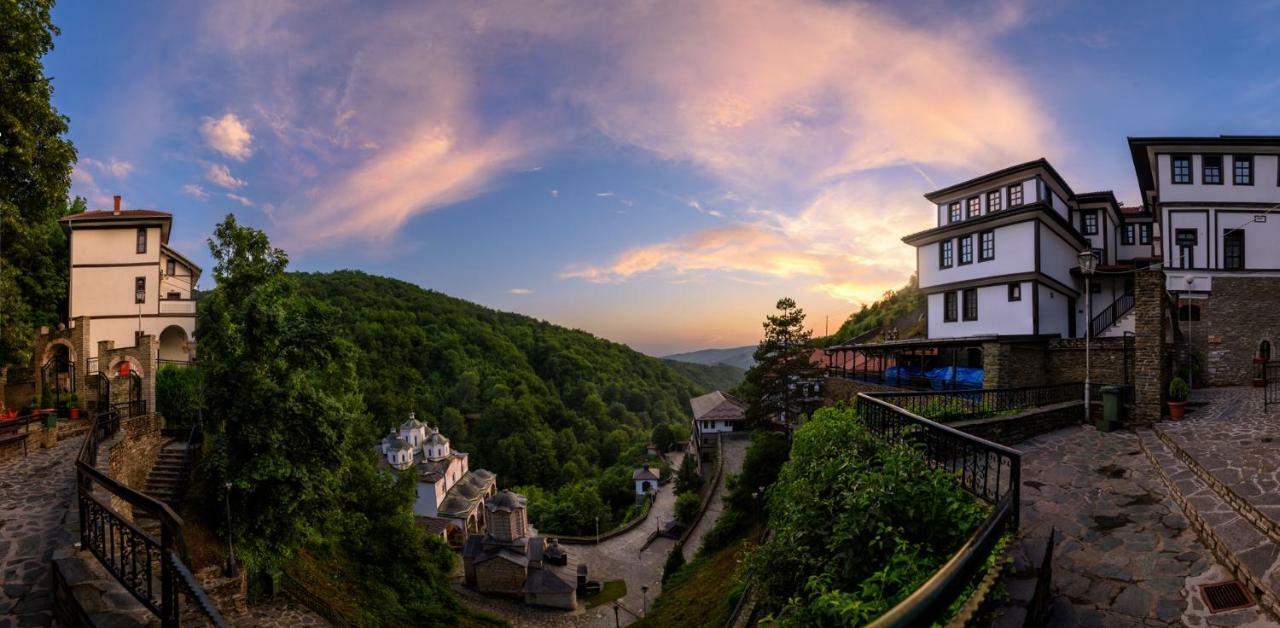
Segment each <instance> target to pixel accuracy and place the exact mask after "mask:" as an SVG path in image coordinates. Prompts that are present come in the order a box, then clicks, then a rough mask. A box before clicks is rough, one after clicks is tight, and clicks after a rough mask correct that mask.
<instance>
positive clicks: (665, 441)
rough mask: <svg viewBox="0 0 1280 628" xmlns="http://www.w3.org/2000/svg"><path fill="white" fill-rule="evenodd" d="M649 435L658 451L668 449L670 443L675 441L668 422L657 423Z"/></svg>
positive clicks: (669, 448)
mask: <svg viewBox="0 0 1280 628" xmlns="http://www.w3.org/2000/svg"><path fill="white" fill-rule="evenodd" d="M649 437H650V438H651V439H653V444H655V445H657V446H658V451H670V450H671V445H673V444H675V442H676V437H675V434H673V433H672V431H671V425H670V424H669V423H659V424H658V425H657V426H655V427H654V428H653V433H652V434H650V436H649Z"/></svg>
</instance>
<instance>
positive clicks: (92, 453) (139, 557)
mask: <svg viewBox="0 0 1280 628" xmlns="http://www.w3.org/2000/svg"><path fill="white" fill-rule="evenodd" d="M133 403H136V402H130V404H133ZM130 404H117V405H130ZM142 407H143V408H145V404H144V405H143V406H142ZM119 420H120V414H118V413H117V412H116V406H111V408H110V409H108V410H107V411H106V412H102V413H99V414H98V416H96V417H95V418H94V423H93V428H92V429H90V430H89V435H88V436H86V437H85V440H84V443H83V444H82V445H81V448H80V454H79V456H78V457H77V458H76V485H77V491H78V499H79V505H80V547H81V548H83V549H86V550H88V551H89V552H90V553H92V554H93V555H94V557H96V558H97V559H98V562H100V563H102V565H103V567H104V568H106V570H107V572H108V573H110V574H111V575H112V576H113V577H114V578H115V579H116V581H118V582H119V583H120V584H121V585H122V586H124V588H125V590H127V591H128V592H129V593H130V594H131V595H133V597H134V598H135V599H137V600H138V602H140V603H141V604H142V605H143V606H144V607H146V608H147V610H149V611H151V612H152V613H154V614H155V615H156V616H157V617H159V619H160V623H161V625H162V626H166V627H169V626H177V625H178V624H179V613H180V610H181V609H180V607H179V599H178V593H179V592H183V593H185V594H186V598H187V599H188V600H189V601H190V602H192V603H194V604H195V606H196V608H197V609H198V610H199V612H200V613H201V614H203V615H204V616H205V618H207V619H208V620H209V621H210V622H211V623H213V625H215V626H226V625H227V623H226V621H225V620H223V618H222V615H221V614H219V613H218V610H217V608H215V607H214V606H213V603H212V602H210V601H209V598H208V596H207V595H205V593H204V589H203V588H201V586H200V583H199V582H198V581H197V580H196V579H195V576H193V575H192V574H191V571H190V570H189V569H187V567H186V566H185V564H184V561H183V557H184V556H186V544H185V543H184V542H183V538H182V519H181V518H180V517H179V516H178V515H177V514H176V513H174V512H173V510H171V509H170V508H169V507H168V506H167V505H165V504H163V503H161V502H159V501H157V500H155V499H153V498H151V497H148V496H147V495H144V494H143V493H140V492H138V491H135V490H133V489H131V488H129V487H127V486H125V485H123V484H121V483H119V482H117V481H116V480H114V479H112V478H111V477H109V476H107V475H106V474H104V473H102V472H101V471H99V470H98V469H97V456H98V454H97V450H98V445H99V444H100V443H101V442H102V441H103V440H105V439H106V438H110V436H111V435H113V434H114V433H115V432H116V430H118V429H119ZM98 491H102V492H103V493H102V494H103V495H106V496H109V497H111V498H117V499H119V500H121V501H122V502H124V503H126V504H129V506H130V508H131V509H132V512H133V514H134V515H135V516H136V515H137V514H138V513H139V512H143V513H146V514H148V515H150V516H152V517H154V518H155V519H157V520H158V521H159V522H160V538H159V539H156V538H155V537H154V536H152V535H150V534H148V533H147V532H145V531H143V530H142V529H141V528H139V527H138V526H137V525H135V524H134V523H133V522H132V521H130V519H129V518H126V517H124V516H122V515H121V514H120V513H118V512H116V510H115V509H114V508H112V506H111V503H110V502H111V500H110V499H107V500H106V501H104V500H103V499H102V498H100V497H99V495H98V494H97V492H98Z"/></svg>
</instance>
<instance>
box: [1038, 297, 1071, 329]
mask: <svg viewBox="0 0 1280 628" xmlns="http://www.w3.org/2000/svg"><path fill="white" fill-rule="evenodd" d="M1038 289H1039V291H1040V296H1039V300H1040V303H1039V306H1040V333H1041V334H1058V335H1060V336H1062V337H1063V338H1070V337H1071V336H1070V334H1069V332H1070V331H1071V327H1070V323H1069V312H1070V310H1069V308H1068V305H1069V301H1068V297H1067V296H1066V295H1063V294H1060V293H1059V292H1058V291H1057V290H1054V289H1052V288H1049V287H1048V286H1045V285H1043V284H1041V285H1040V287H1039V288H1038Z"/></svg>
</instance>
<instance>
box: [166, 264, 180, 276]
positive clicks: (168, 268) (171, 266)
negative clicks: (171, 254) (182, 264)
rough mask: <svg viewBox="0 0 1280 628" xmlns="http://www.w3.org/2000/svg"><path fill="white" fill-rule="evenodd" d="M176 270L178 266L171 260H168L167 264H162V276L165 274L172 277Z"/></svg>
mask: <svg viewBox="0 0 1280 628" xmlns="http://www.w3.org/2000/svg"><path fill="white" fill-rule="evenodd" d="M177 269H178V264H177V262H174V261H173V260H169V261H167V262H165V263H164V274H166V275H168V276H170V277H172V276H174V275H176V274H177V273H176V272H174V271H176V270H177Z"/></svg>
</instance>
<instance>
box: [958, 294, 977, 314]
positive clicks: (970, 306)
mask: <svg viewBox="0 0 1280 628" xmlns="http://www.w3.org/2000/svg"><path fill="white" fill-rule="evenodd" d="M970 297H972V298H970ZM961 300H962V301H964V307H963V308H962V309H963V310H964V311H963V312H961V314H960V317H961V318H963V319H964V320H965V321H976V320H978V289H977V288H965V289H964V292H963V296H962V297H961Z"/></svg>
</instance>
